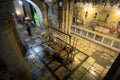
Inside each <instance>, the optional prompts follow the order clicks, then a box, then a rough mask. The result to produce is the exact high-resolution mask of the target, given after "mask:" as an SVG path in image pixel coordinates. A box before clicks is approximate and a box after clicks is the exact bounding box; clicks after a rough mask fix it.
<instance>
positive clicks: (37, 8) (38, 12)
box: [26, 0, 43, 26]
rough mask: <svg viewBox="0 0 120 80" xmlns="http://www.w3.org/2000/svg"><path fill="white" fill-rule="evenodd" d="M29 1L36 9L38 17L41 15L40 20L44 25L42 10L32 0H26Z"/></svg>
mask: <svg viewBox="0 0 120 80" xmlns="http://www.w3.org/2000/svg"><path fill="white" fill-rule="evenodd" d="M26 1H27V2H28V3H30V4H31V5H32V6H33V7H34V9H35V10H36V12H37V14H38V17H39V20H40V25H41V26H43V14H42V12H41V10H40V8H39V7H38V6H37V5H36V4H35V3H34V2H33V1H31V0H26Z"/></svg>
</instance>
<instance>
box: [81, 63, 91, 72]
mask: <svg viewBox="0 0 120 80" xmlns="http://www.w3.org/2000/svg"><path fill="white" fill-rule="evenodd" d="M90 66H91V65H90V64H89V63H87V62H85V63H83V64H82V67H84V68H85V69H87V70H88V69H89V68H90Z"/></svg>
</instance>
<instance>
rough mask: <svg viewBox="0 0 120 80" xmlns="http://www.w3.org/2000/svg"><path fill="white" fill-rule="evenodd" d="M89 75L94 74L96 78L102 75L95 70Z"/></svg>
mask: <svg viewBox="0 0 120 80" xmlns="http://www.w3.org/2000/svg"><path fill="white" fill-rule="evenodd" d="M89 73H90V74H92V75H93V76H94V77H95V78H98V77H99V76H100V74H98V73H97V72H96V71H95V70H92V69H89Z"/></svg>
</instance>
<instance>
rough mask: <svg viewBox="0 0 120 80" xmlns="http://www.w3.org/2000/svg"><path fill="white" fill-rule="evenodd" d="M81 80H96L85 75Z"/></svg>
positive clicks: (87, 74)
mask: <svg viewBox="0 0 120 80" xmlns="http://www.w3.org/2000/svg"><path fill="white" fill-rule="evenodd" d="M81 80H97V79H96V78H95V77H94V76H93V75H92V74H90V73H88V72H87V73H86V74H85V75H84V76H83V78H82V79H81Z"/></svg>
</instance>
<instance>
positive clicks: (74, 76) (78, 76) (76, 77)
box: [71, 71, 84, 80]
mask: <svg viewBox="0 0 120 80" xmlns="http://www.w3.org/2000/svg"><path fill="white" fill-rule="evenodd" d="M83 76H84V73H82V72H80V71H75V72H74V73H73V74H72V75H71V78H72V79H73V80H80V79H81V78H82V77H83Z"/></svg>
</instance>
